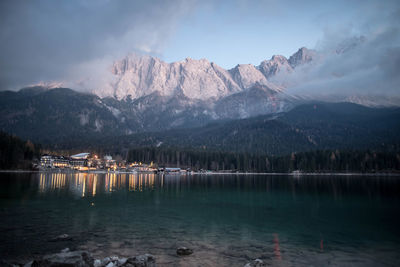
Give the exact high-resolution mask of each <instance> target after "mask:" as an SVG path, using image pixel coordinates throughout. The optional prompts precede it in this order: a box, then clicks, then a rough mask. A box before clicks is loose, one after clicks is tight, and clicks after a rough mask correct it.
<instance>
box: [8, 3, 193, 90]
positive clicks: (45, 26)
mask: <svg viewBox="0 0 400 267" xmlns="http://www.w3.org/2000/svg"><path fill="white" fill-rule="evenodd" d="M194 5H195V2H194V1H183V0H174V1H162V0H155V1H128V0H121V1H110V0H98V1H78V0H71V1H52V0H39V1H29V0H12V1H9V0H6V1H1V2H0V25H1V27H0V51H1V53H0V68H1V70H2V71H1V73H0V89H1V90H4V89H18V88H20V87H22V86H25V85H27V84H32V83H38V82H40V81H57V82H64V81H68V80H71V79H73V80H76V81H78V82H79V80H80V79H83V78H84V77H89V78H88V79H89V80H90V79H94V77H95V76H98V77H101V76H102V75H103V74H105V73H107V71H105V69H106V68H107V66H108V67H109V66H110V63H112V61H113V60H114V59H116V58H118V57H122V56H124V55H126V54H127V53H128V52H138V53H142V54H145V53H151V54H153V55H154V54H155V55H157V54H159V53H160V52H161V51H162V49H163V46H164V45H165V44H166V42H167V40H168V39H169V38H170V36H171V35H172V34H173V32H174V29H175V27H176V23H177V22H178V20H179V19H180V18H181V17H182V16H186V15H188V14H190V12H191V9H192V8H193V7H194ZM81 76H82V77H81Z"/></svg>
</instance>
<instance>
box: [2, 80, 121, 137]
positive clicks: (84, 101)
mask: <svg viewBox="0 0 400 267" xmlns="http://www.w3.org/2000/svg"><path fill="white" fill-rule="evenodd" d="M0 118H1V120H0V129H1V130H3V131H6V132H8V133H11V134H15V135H17V136H19V137H21V138H24V139H31V140H33V141H35V142H39V143H68V142H70V141H73V140H74V139H81V138H84V139H89V138H92V137H93V136H99V134H100V135H101V136H107V135H115V134H119V135H121V134H124V133H125V131H126V127H124V125H123V124H122V125H121V124H120V123H119V121H118V118H117V117H116V116H114V115H113V113H112V108H111V107H108V106H107V105H105V104H104V103H103V102H102V101H101V99H100V98H99V97H97V96H95V95H92V94H84V93H79V92H76V91H73V90H71V89H67V88H56V89H50V90H46V89H43V88H40V87H37V88H29V89H23V90H20V91H18V92H11V91H5V92H0Z"/></svg>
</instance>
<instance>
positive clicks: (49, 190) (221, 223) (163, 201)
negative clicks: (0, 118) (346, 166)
mask: <svg viewBox="0 0 400 267" xmlns="http://www.w3.org/2000/svg"><path fill="white" fill-rule="evenodd" d="M399 193H400V177H393V176H392V177H376V176H301V177H297V178H296V177H290V176H268V175H191V176H179V175H170V176H168V175H166V176H161V175H153V174H141V175H135V174H82V173H81V174H65V173H64V174H62V173H1V174H0V218H1V220H0V256H1V257H0V258H2V259H7V260H19V261H24V260H29V259H32V258H35V257H39V256H40V255H43V254H47V253H52V252H58V251H59V250H61V249H63V248H65V247H69V248H70V249H85V250H89V251H90V252H91V253H92V254H93V255H94V256H95V257H97V258H102V257H105V256H110V255H118V256H132V255H137V254H141V253H151V254H153V255H155V256H156V259H157V263H158V266H243V265H244V264H245V263H246V262H249V261H250V260H252V259H256V258H260V259H263V260H264V261H266V262H267V263H269V264H272V265H276V266H326V265H333V266H400V194H399ZM60 234H68V235H70V236H71V237H72V240H69V241H58V242H50V241H49V240H51V239H52V238H54V237H55V236H58V235H60ZM179 246H187V247H190V248H192V249H193V250H194V254H192V255H190V256H187V257H178V256H176V252H175V251H176V248H177V247H179Z"/></svg>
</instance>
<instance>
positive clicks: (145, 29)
mask: <svg viewBox="0 0 400 267" xmlns="http://www.w3.org/2000/svg"><path fill="white" fill-rule="evenodd" d="M399 2H400V1H391V0H359V1H356V0H336V1H321V0H315V1H312V0H311V1H282V0H269V1H246V0H237V1H235V0H230V1H200V0H199V1H196V0H176V1H172V0H171V1H165V0H159V1H158V0H153V1H151V0H150V1H149V0H144V1H131V0H114V1H113V0H79V1H78V0H65V1H63V0H60V1H54V0H37V1H36V0H2V1H0V69H1V72H0V89H1V90H5V89H18V88H20V87H22V86H25V85H29V84H35V83H38V82H40V81H64V80H67V79H72V78H76V79H79V78H83V77H85V75H86V74H89V73H90V74H93V73H96V72H97V71H98V70H100V69H105V68H107V66H109V65H110V64H111V62H112V61H113V60H115V59H118V58H121V57H123V56H124V55H126V54H127V53H129V52H136V53H144V54H150V55H153V56H157V57H160V58H161V59H163V60H165V61H167V62H172V61H178V60H182V59H184V58H186V57H191V58H195V59H200V58H207V59H208V60H210V61H213V62H215V63H217V64H218V65H220V66H222V67H224V68H232V67H234V66H235V65H236V64H238V63H252V64H254V65H258V64H259V63H260V62H261V61H262V60H264V59H269V58H270V57H271V56H272V55H274V54H282V55H284V56H287V57H288V56H290V55H291V54H293V53H294V52H296V51H297V49H298V48H300V47H302V46H306V47H308V48H315V49H317V50H320V51H329V50H330V49H332V48H334V47H335V46H337V45H340V44H341V43H343V42H345V41H346V40H351V39H352V38H359V37H360V36H362V37H365V40H366V41H365V43H366V45H364V46H363V47H362V49H361V50H359V51H357V52H354V53H352V54H351V55H352V56H354V57H355V58H357V59H358V60H357V61H356V62H354V60H347V61H346V65H341V64H342V63H340V62H339V60H338V59H332V60H330V61H329V62H331V63H335V66H336V67H335V68H339V69H343V68H345V67H346V66H347V67H348V68H349V69H350V70H354V69H353V68H357V67H359V66H360V65H362V64H368V62H372V64H375V65H374V66H373V67H377V68H380V70H381V72H380V73H379V75H380V76H379V77H380V78H382V79H392V80H390V82H391V83H392V84H393V86H394V87H396V88H397V87H398V86H399V83H398V79H396V77H397V76H400V75H398V74H399V69H400V43H399V29H400V28H399V25H400V21H399V18H400V4H399ZM371 50H372V51H371ZM369 53H370V54H371V58H372V60H370V59H369V58H368V57H369ZM346 58H347V57H346ZM346 58H343V59H346ZM372 69H373V68H372ZM368 71H370V72H371V71H372V70H371V68H369V69H368ZM86 72H87V73H86ZM326 72H329V73H332V70H329V68H327V67H326V66H323V67H321V68H319V69H318V70H314V71H312V72H309V73H311V74H309V75H311V76H313V77H315V75H325V74H324V73H326ZM364 75H367V72H365V73H364ZM86 76H87V75H86ZM354 77H356V76H354ZM354 77H353V79H354ZM376 78H377V79H378V77H376ZM374 81H375V82H376V80H374ZM318 82H320V81H318ZM360 86H361V85H360ZM397 90H398V89H397Z"/></svg>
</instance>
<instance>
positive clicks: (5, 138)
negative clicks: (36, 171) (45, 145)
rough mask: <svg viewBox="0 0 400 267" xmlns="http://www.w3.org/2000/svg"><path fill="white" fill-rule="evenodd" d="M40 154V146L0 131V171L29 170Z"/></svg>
mask: <svg viewBox="0 0 400 267" xmlns="http://www.w3.org/2000/svg"><path fill="white" fill-rule="evenodd" d="M40 153H41V152H40V145H36V144H33V143H32V142H31V141H29V140H28V141H23V140H21V139H20V138H18V137H16V136H12V135H9V134H7V133H4V132H1V131H0V169H3V170H4V169H7V170H12V169H31V168H32V162H33V160H34V159H39V158H40Z"/></svg>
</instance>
